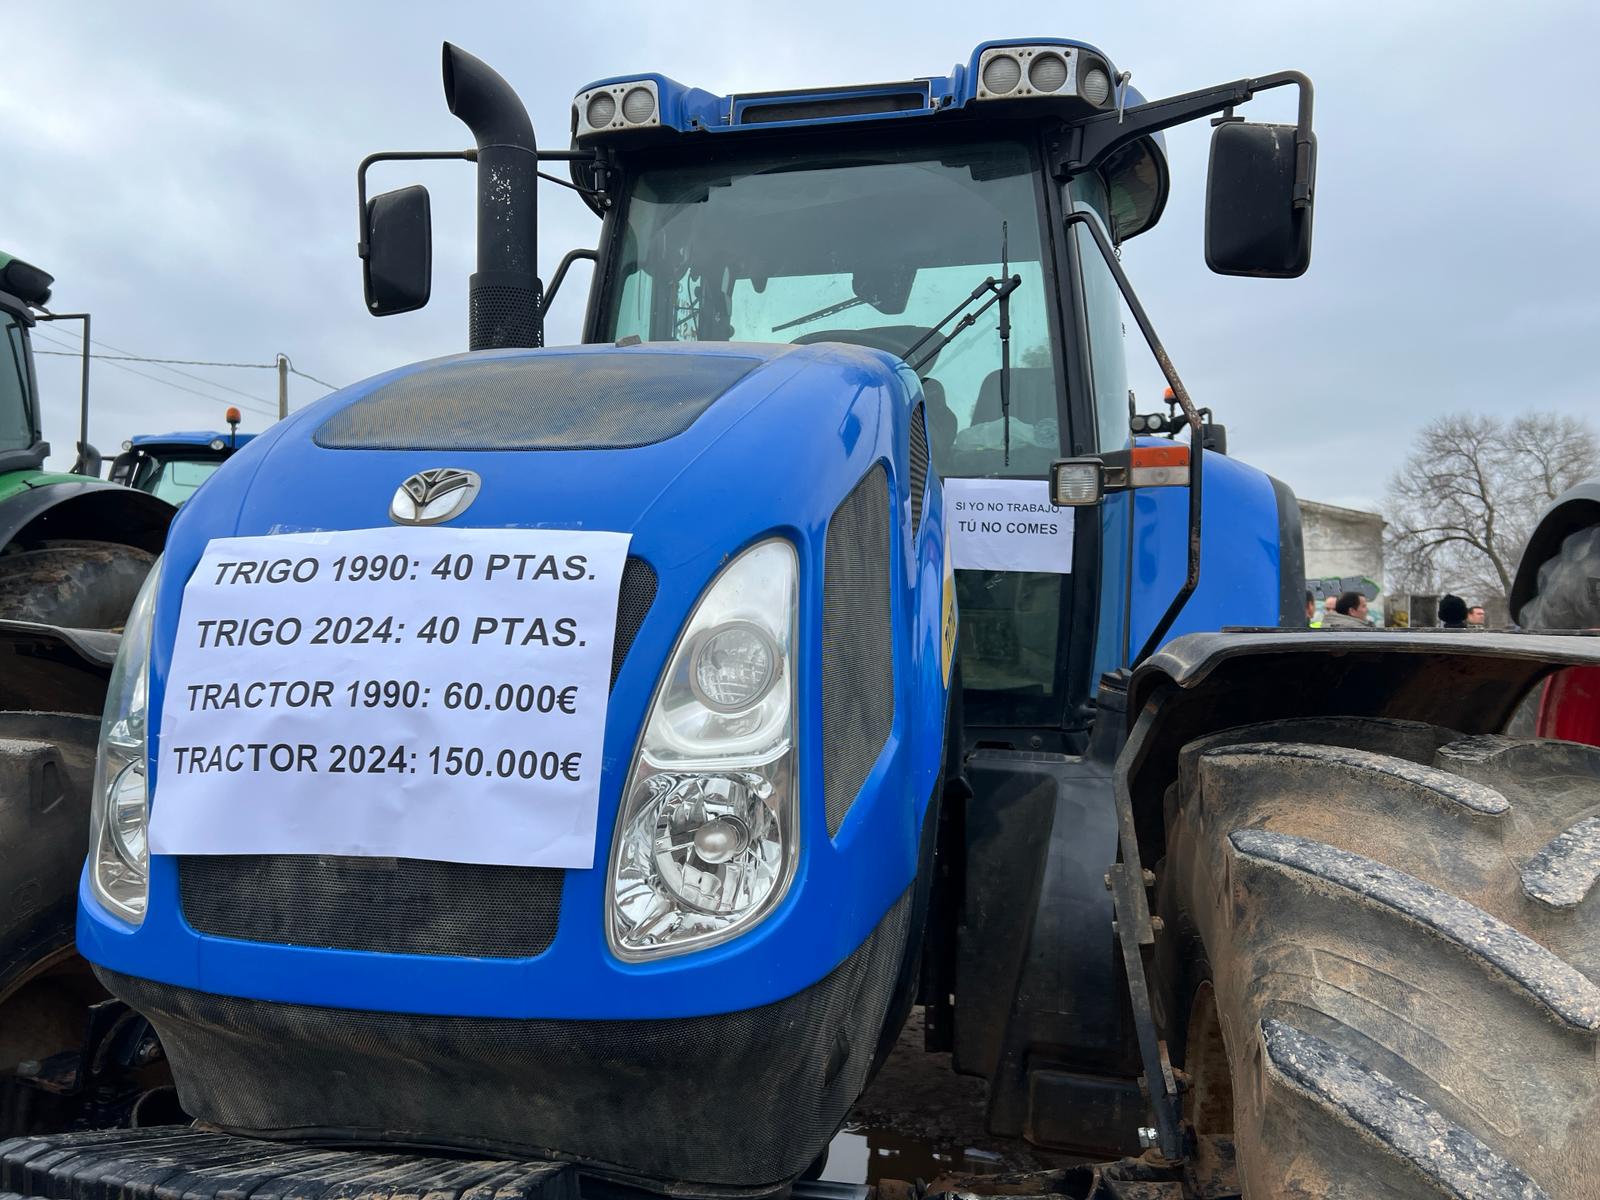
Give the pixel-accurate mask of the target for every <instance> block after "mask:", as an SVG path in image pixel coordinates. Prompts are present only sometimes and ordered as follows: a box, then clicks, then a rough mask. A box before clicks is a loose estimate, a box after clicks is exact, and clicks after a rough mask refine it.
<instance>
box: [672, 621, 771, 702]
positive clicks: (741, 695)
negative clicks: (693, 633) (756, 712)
mask: <svg viewBox="0 0 1600 1200" xmlns="http://www.w3.org/2000/svg"><path fill="white" fill-rule="evenodd" d="M689 678H690V681H691V684H690V686H692V687H693V688H694V694H695V698H696V699H697V700H699V701H700V703H701V704H704V705H705V706H706V707H707V708H709V709H711V710H712V711H713V712H719V713H738V712H744V711H745V710H746V709H748V708H751V707H753V706H755V705H756V704H758V703H760V701H761V698H762V697H763V696H765V695H766V694H767V693H768V692H769V691H771V690H772V685H773V684H774V683H776V682H777V681H778V650H777V647H776V646H774V645H773V644H772V639H771V638H770V637H768V636H767V635H766V633H765V632H763V631H762V629H761V628H760V627H759V626H757V625H753V624H751V623H750V622H749V621H733V622H730V623H729V624H727V625H720V626H718V627H717V628H716V629H713V630H711V631H710V632H709V633H707V634H705V635H704V636H703V637H701V638H700V639H699V642H698V643H697V645H696V647H695V651H694V659H693V662H692V665H691V667H690V676H689Z"/></svg>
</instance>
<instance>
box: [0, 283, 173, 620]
mask: <svg viewBox="0 0 1600 1200" xmlns="http://www.w3.org/2000/svg"><path fill="white" fill-rule="evenodd" d="M53 282H54V279H53V278H52V277H51V276H50V275H48V274H46V273H45V272H44V271H41V270H39V268H37V267H35V266H32V265H30V264H28V263H25V262H23V261H22V260H21V259H19V258H13V257H11V256H10V255H8V254H4V253H0V327H3V329H4V331H5V336H4V339H3V341H0V619H4V620H15V621H33V622H37V623H39V624H44V625H61V626H68V627H71V628H76V629H110V628H116V627H119V626H120V625H121V624H122V620H123V618H124V617H125V616H127V614H128V608H129V607H130V606H131V605H132V604H133V598H134V596H135V595H136V594H137V593H138V591H139V585H140V584H141V583H143V582H144V576H145V572H146V571H147V570H149V567H150V564H151V563H152V562H154V561H155V556H156V554H158V553H159V552H160V550H161V545H162V543H163V542H164V541H165V540H166V534H167V524H168V523H169V522H170V521H171V520H172V514H173V512H174V511H175V509H174V508H173V506H172V505H171V504H168V503H165V502H163V501H161V500H157V499H156V498H155V497H153V496H146V495H143V494H137V495H133V494H130V493H129V491H128V489H127V488H123V487H118V486H116V485H115V484H112V483H109V482H105V481H102V480H100V479H98V478H95V476H96V475H98V474H99V472H98V460H99V457H100V456H99V455H98V454H97V453H96V452H95V450H94V448H93V447H92V446H90V445H89V443H88V439H87V428H85V429H84V436H83V438H82V440H80V441H79V443H78V461H77V464H76V467H77V470H75V471H73V472H58V471H46V470H45V469H44V462H45V458H46V457H47V456H48V455H49V453H50V444H49V443H48V442H46V441H45V440H44V434H43V430H42V428H41V423H42V422H41V416H40V411H39V409H40V406H39V394H38V386H37V376H36V374H35V371H34V364H33V348H32V338H31V331H32V328H33V326H34V325H35V324H36V323H37V322H39V321H41V320H55V319H59V318H60V317H61V316H65V315H66V314H52V313H50V312H48V311H47V310H45V309H44V305H45V303H46V302H47V301H48V300H49V298H50V285H51V284H52V283H53ZM85 345H86V346H87V343H85ZM85 352H86V353H87V350H86V351H85ZM85 380H86V381H87V369H86V370H85ZM85 398H87V394H86V395H85ZM84 411H85V413H87V405H85V409H84ZM85 425H87V422H85Z"/></svg>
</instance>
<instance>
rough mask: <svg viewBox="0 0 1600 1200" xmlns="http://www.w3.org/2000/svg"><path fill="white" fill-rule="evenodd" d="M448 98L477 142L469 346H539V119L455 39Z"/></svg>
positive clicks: (447, 63)
mask: <svg viewBox="0 0 1600 1200" xmlns="http://www.w3.org/2000/svg"><path fill="white" fill-rule="evenodd" d="M444 98H445V103H446V104H447V105H449V107H450V112H451V113H452V114H453V115H454V116H457V117H459V118H460V119H461V120H462V122H463V123H464V124H465V125H466V126H467V128H468V129H470V130H472V135H473V137H474V138H475V139H476V140H477V143H478V269H477V271H476V272H474V274H473V276H472V279H471V281H470V285H469V287H470V290H469V299H468V306H469V312H470V318H469V319H470V332H469V337H470V344H469V348H470V349H473V350H490V349H497V348H499V347H506V346H541V345H543V344H544V322H543V320H542V317H541V313H540V307H541V305H542V303H543V295H542V292H543V285H542V284H541V283H540V281H539V274H538V238H537V232H538V201H537V195H536V191H535V185H536V181H537V170H538V165H539V156H538V151H537V149H536V148H535V144H534V140H533V122H532V121H530V120H529V119H528V111H527V109H526V108H524V107H523V104H522V101H521V99H519V98H518V96H517V94H516V92H515V91H513V90H512V88H511V85H510V84H508V83H507V82H506V81H505V80H504V79H502V78H501V77H500V75H499V74H498V73H497V72H495V71H494V70H493V69H491V68H490V67H489V66H487V65H486V64H485V63H483V62H482V61H481V60H480V59H477V58H475V57H474V56H472V55H471V54H468V53H467V52H466V51H465V50H462V49H460V48H459V47H457V46H452V45H451V44H450V43H449V42H446V43H445V44H444Z"/></svg>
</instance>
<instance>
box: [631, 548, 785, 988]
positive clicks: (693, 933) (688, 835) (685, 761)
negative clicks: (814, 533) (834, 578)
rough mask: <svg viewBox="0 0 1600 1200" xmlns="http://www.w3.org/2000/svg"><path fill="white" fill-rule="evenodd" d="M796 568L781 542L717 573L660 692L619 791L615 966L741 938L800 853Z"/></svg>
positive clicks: (776, 896) (779, 890)
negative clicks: (621, 961) (618, 960)
mask: <svg viewBox="0 0 1600 1200" xmlns="http://www.w3.org/2000/svg"><path fill="white" fill-rule="evenodd" d="M798 576H799V567H798V564H797V561H796V558H795V552H794V547H793V546H791V545H790V544H789V543H788V542H786V541H782V540H777V539H774V540H771V541H766V542H761V543H760V544H758V545H755V546H752V547H751V548H750V549H748V550H746V551H745V552H744V553H743V554H741V555H739V556H738V557H737V558H735V559H734V560H733V561H732V562H731V563H729V564H728V565H727V566H726V567H724V568H723V569H722V572H721V573H720V574H719V575H718V576H717V577H716V579H714V580H713V581H712V583H711V586H710V587H709V588H707V589H706V592H705V595H703V596H702V597H701V598H700V602H699V603H698V604H697V605H696V606H695V609H694V612H693V613H691V614H690V617H689V621H688V624H687V625H686V626H685V627H684V630H683V634H682V635H681V636H680V637H679V639H678V644H677V646H676V647H674V649H673V652H672V657H671V658H670V659H669V660H668V662H667V666H666V669H665V670H664V671H663V672H662V674H661V680H660V682H659V683H658V684H657V685H656V693H655V697H654V699H653V700H652V701H651V705H650V712H649V716H648V717H647V718H646V720H645V727H644V733H643V735H642V736H641V737H640V739H639V749H638V752H637V753H636V754H635V755H634V760H633V766H632V769H631V770H630V771H629V773H628V781H627V785H626V787H625V788H624V789H623V793H622V797H623V798H622V804H621V807H620V810H619V812H618V814H617V830H616V835H615V838H614V839H613V844H612V849H611V872H610V879H611V886H610V888H609V890H608V893H607V921H606V931H607V936H608V938H609V939H610V942H611V948H612V950H613V951H614V952H615V953H616V954H617V955H618V957H620V958H624V959H629V960H633V961H637V960H640V959H644V958H653V957H659V956H661V955H666V954H681V953H683V952H684V951H687V950H695V949H699V948H701V947H704V946H709V945H712V944H714V943H716V942H720V941H724V940H725V939H727V938H730V937H732V936H734V935H735V934H736V933H740V932H742V931H744V930H745V929H748V928H749V927H750V926H752V925H754V924H755V923H756V922H758V921H759V920H761V918H763V917H764V916H766V914H767V913H769V912H771V911H772V909H773V907H774V906H775V905H776V904H777V903H778V901H779V900H780V899H782V897H783V894H784V892H785V891H786V890H787V889H788V886H789V881H790V879H791V878H792V877H793V875H794V868H795V863H796V861H797V860H798V858H799V850H800V841H799V838H800V827H799V821H798V794H797V787H796V778H795V745H794V708H795V694H794V670H793V655H794V642H795V619H796V611H797V607H798V602H799V589H798Z"/></svg>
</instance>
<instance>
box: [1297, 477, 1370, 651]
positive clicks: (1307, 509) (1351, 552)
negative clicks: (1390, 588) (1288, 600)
mask: <svg viewBox="0 0 1600 1200" xmlns="http://www.w3.org/2000/svg"><path fill="white" fill-rule="evenodd" d="M1384 525H1385V522H1384V519H1383V516H1382V515H1381V514H1379V513H1375V512H1365V511H1363V510H1362V509H1359V508H1340V507H1339V506H1338V505H1337V504H1321V503H1319V502H1317V501H1315V500H1301V501H1300V528H1301V531H1302V533H1303V535H1304V537H1305V550H1306V588H1307V590H1309V591H1310V592H1311V593H1312V595H1313V596H1315V597H1316V601H1317V603H1318V604H1319V605H1320V604H1321V603H1322V598H1323V597H1324V596H1330V595H1331V596H1337V595H1338V594H1339V593H1340V592H1361V593H1363V594H1365V596H1366V597H1367V603H1368V604H1369V605H1370V606H1371V607H1372V610H1373V612H1372V619H1373V621H1374V622H1375V623H1376V624H1379V625H1381V624H1383V602H1384V594H1383V528H1384Z"/></svg>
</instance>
